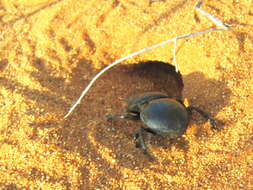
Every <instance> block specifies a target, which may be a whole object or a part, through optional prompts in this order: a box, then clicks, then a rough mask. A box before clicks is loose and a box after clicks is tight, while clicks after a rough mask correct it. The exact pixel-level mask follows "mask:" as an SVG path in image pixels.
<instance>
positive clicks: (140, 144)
mask: <svg viewBox="0 0 253 190" xmlns="http://www.w3.org/2000/svg"><path fill="white" fill-rule="evenodd" d="M144 132H150V131H147V128H144V127H142V126H141V127H140V129H139V131H138V132H137V133H136V134H135V140H137V142H136V147H137V148H141V149H142V150H143V152H144V154H146V155H148V156H149V158H150V159H151V160H153V159H154V158H153V157H152V156H151V154H150V153H149V152H148V148H147V146H146V144H145V141H144V138H143V135H144Z"/></svg>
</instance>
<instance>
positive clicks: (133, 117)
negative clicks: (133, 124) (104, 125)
mask: <svg viewBox="0 0 253 190" xmlns="http://www.w3.org/2000/svg"><path fill="white" fill-rule="evenodd" d="M106 117H107V119H108V120H113V119H128V120H133V121H138V120H139V119H140V117H139V115H134V114H130V113H123V114H115V115H112V114H108V115H106Z"/></svg>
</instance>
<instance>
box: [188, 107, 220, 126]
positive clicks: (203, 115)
mask: <svg viewBox="0 0 253 190" xmlns="http://www.w3.org/2000/svg"><path fill="white" fill-rule="evenodd" d="M186 109H187V111H188V112H190V113H192V111H193V110H195V111H196V112H198V113H199V114H200V115H201V116H202V117H204V118H205V119H206V120H207V121H208V122H209V123H210V124H211V125H212V128H213V129H218V127H217V123H216V121H215V120H214V119H213V118H211V117H210V116H209V115H208V114H207V113H206V112H205V111H203V110H201V109H200V108H198V107H195V106H189V107H187V108H186Z"/></svg>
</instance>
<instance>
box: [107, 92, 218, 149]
mask: <svg viewBox="0 0 253 190" xmlns="http://www.w3.org/2000/svg"><path fill="white" fill-rule="evenodd" d="M193 110H195V111H196V112H198V113H199V114H200V115H202V116H203V117H204V118H205V119H207V120H208V121H209V122H210V123H211V125H212V128H213V129H217V124H216V122H215V120H214V119H212V118H211V117H210V116H209V115H208V114H207V113H206V112H204V111H202V110H201V109H199V108H197V107H194V106H188V107H186V106H185V105H184V104H183V102H182V101H181V100H177V99H173V98H171V97H169V96H168V95H166V94H163V93H159V92H158V93H156V92H151V93H144V94H140V95H136V96H133V97H131V98H130V99H129V100H128V107H127V111H126V112H125V113H123V114H116V115H107V118H108V119H116V118H121V119H129V120H134V121H142V122H143V123H144V124H145V126H146V127H143V126H141V127H140V129H139V131H138V132H137V133H136V135H135V139H136V140H137V143H136V147H140V148H142V149H143V151H144V153H146V154H148V150H147V147H146V145H145V142H144V139H143V133H144V132H148V133H152V134H154V135H159V136H162V137H168V138H169V139H175V138H178V137H180V136H181V135H182V134H183V133H184V132H185V131H186V129H187V126H188V123H189V120H190V117H191V114H192V111H193Z"/></svg>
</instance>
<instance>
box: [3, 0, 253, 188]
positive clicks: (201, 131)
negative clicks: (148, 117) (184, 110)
mask: <svg viewBox="0 0 253 190" xmlns="http://www.w3.org/2000/svg"><path fill="white" fill-rule="evenodd" d="M195 2H196V1H193V0H188V1H187V0H164V1H156V2H153V3H152V4H149V2H148V0H55V1H54V0H0V189H4V190H5V189H8V190H15V189H42V190H51V189H52V190H55V189H59V190H65V189H71V190H79V189H84V190H96V189H97V190H99V189H100V190H104V189H105V190H107V189H108V190H111V189H126V190H139V189H140V190H141V189H143V190H144V189H145V190H147V189H154V190H156V189H158V190H160V189H180V190H181V189H187V190H189V189H194V190H195V189H199V190H203V189H229V190H230V189H231V190H236V189H243V190H244V189H246V190H250V189H253V146H252V145H253V93H252V92H253V66H252V64H253V58H252V57H253V2H252V0H240V1H239V0H238V1H236V0H206V1H204V3H203V5H202V8H203V9H205V10H206V11H208V12H210V13H211V14H213V15H215V16H217V17H218V18H219V19H221V20H222V21H224V22H225V23H227V24H230V25H232V26H231V29H230V30H226V31H221V32H211V33H208V34H205V35H199V36H196V37H194V38H188V39H182V40H180V41H178V42H177V56H176V58H177V63H178V64H179V67H180V71H181V74H182V76H183V81H184V89H183V93H182V94H180V93H181V92H178V91H176V90H174V87H175V86H174V85H175V83H173V80H174V79H173V77H172V78H170V77H171V75H167V74H168V73H166V72H162V71H158V70H159V69H158V70H157V71H156V69H154V72H152V71H150V70H149V71H146V70H145V69H140V68H141V67H138V65H136V63H138V62H140V61H147V60H158V61H164V62H168V63H172V55H173V54H172V53H173V51H172V50H173V44H167V45H165V46H163V47H160V48H157V49H154V50H152V51H149V52H145V53H143V54H140V55H138V56H135V57H133V58H131V59H128V60H126V61H124V62H123V63H121V64H120V65H118V66H116V67H115V68H113V69H111V70H110V71H109V72H107V73H106V74H105V75H103V76H102V77H101V78H100V79H99V80H98V81H97V82H96V83H95V85H94V86H93V88H92V89H91V90H90V91H89V92H88V94H87V96H85V98H84V100H83V101H82V102H81V104H80V105H78V107H77V108H76V109H75V110H74V112H73V113H72V114H71V115H70V116H69V117H68V118H66V119H64V118H63V117H64V115H65V114H66V113H67V111H68V109H69V108H70V106H71V105H72V104H73V103H74V101H75V100H76V99H77V98H78V96H79V95H80V93H81V91H82V90H83V88H84V87H86V85H87V84H88V83H89V81H90V80H91V79H92V77H93V76H94V75H95V74H96V73H97V72H98V71H99V70H100V69H101V68H103V67H105V65H109V64H110V63H112V62H113V61H115V60H116V59H119V58H121V57H124V56H126V55H128V54H129V53H132V52H134V51H137V50H140V49H142V48H144V47H147V46H151V45H153V44H156V43H159V42H161V41H163V40H167V39H170V38H173V37H175V36H179V35H183V34H186V33H189V32H196V31H202V30H204V29H208V28H211V27H214V24H213V23H212V22H210V20H208V19H207V18H206V17H204V16H203V15H200V14H199V13H197V12H196V10H195V9H194V4H195ZM171 80H172V82H170V81H171ZM175 89H176V88H175ZM146 91H161V92H165V93H172V95H173V96H175V97H180V96H181V95H183V97H184V98H186V99H187V100H188V102H189V104H191V105H195V106H198V107H200V108H202V109H204V110H206V111H207V112H208V113H209V114H210V115H212V116H213V117H214V118H215V119H217V121H218V123H219V126H220V130H219V131H213V130H212V129H211V126H210V124H209V123H207V122H206V121H205V120H204V119H203V118H201V117H200V116H199V115H198V114H194V115H193V120H192V121H191V122H190V125H189V127H188V129H187V131H186V133H185V134H184V135H183V137H182V138H180V139H177V140H173V141H169V140H168V139H164V138H160V137H157V136H152V135H150V134H148V135H146V136H145V139H146V143H147V145H148V147H149V149H150V151H151V152H152V154H153V155H154V157H155V160H154V161H150V160H149V159H148V158H147V156H146V155H144V154H143V153H142V151H141V150H140V149H137V148H135V142H134V139H133V137H134V134H135V132H136V131H137V130H138V128H139V127H140V126H141V124H140V123H136V122H133V121H126V120H115V121H107V120H106V118H105V115H106V114H110V113H112V114H113V113H122V112H124V110H125V106H126V102H125V100H126V99H127V98H128V97H129V96H131V95H133V94H135V93H139V92H146Z"/></svg>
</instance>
